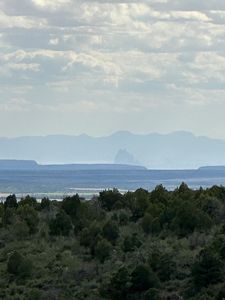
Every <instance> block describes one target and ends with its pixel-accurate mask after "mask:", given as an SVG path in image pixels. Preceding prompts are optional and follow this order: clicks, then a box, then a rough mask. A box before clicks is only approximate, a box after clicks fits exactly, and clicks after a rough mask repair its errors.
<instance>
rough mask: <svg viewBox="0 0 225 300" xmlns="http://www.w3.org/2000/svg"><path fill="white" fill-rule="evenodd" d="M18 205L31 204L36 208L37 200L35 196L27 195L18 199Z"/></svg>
mask: <svg viewBox="0 0 225 300" xmlns="http://www.w3.org/2000/svg"><path fill="white" fill-rule="evenodd" d="M19 206H32V207H33V208H35V209H37V207H38V202H37V199H36V198H34V197H31V196H29V195H28V196H26V197H25V198H22V199H21V200H20V202H19Z"/></svg>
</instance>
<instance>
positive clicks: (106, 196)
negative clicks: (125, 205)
mask: <svg viewBox="0 0 225 300" xmlns="http://www.w3.org/2000/svg"><path fill="white" fill-rule="evenodd" d="M122 199H123V196H122V194H121V193H120V192H119V191H118V190H117V189H113V190H108V191H107V190H105V191H103V192H100V194H99V197H98V201H99V203H100V205H101V207H102V208H103V209H105V210H108V211H110V210H112V209H113V208H115V207H117V208H120V207H121V206H122Z"/></svg>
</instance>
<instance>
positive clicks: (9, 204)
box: [4, 194, 18, 208]
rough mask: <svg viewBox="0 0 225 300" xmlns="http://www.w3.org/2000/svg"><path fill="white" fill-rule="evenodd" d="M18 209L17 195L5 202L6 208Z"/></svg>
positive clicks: (10, 196)
mask: <svg viewBox="0 0 225 300" xmlns="http://www.w3.org/2000/svg"><path fill="white" fill-rule="evenodd" d="M17 207H18V203H17V199H16V195H14V194H13V195H9V196H8V197H7V198H6V200H5V202H4V208H17Z"/></svg>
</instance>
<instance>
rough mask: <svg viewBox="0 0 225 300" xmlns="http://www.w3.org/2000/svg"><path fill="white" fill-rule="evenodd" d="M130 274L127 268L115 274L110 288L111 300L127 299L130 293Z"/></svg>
mask: <svg viewBox="0 0 225 300" xmlns="http://www.w3.org/2000/svg"><path fill="white" fill-rule="evenodd" d="M130 286H131V283H130V274H129V272H128V270H127V268H125V267H122V268H120V269H119V270H118V271H117V272H116V273H115V274H113V276H112V278H111V280H110V284H109V286H108V296H109V298H110V299H115V300H117V299H124V300H125V299H127V298H128V295H129V291H130Z"/></svg>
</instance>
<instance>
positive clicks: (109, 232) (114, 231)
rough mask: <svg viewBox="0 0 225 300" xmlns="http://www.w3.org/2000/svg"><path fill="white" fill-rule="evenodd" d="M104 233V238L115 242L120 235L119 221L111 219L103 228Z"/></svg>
mask: <svg viewBox="0 0 225 300" xmlns="http://www.w3.org/2000/svg"><path fill="white" fill-rule="evenodd" d="M102 233H103V236H104V238H106V239H107V240H108V241H110V242H112V243H115V241H116V240H117V239H118V237H119V227H118V225H117V223H115V222H113V221H109V222H107V223H106V224H105V225H104V227H103V229H102Z"/></svg>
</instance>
